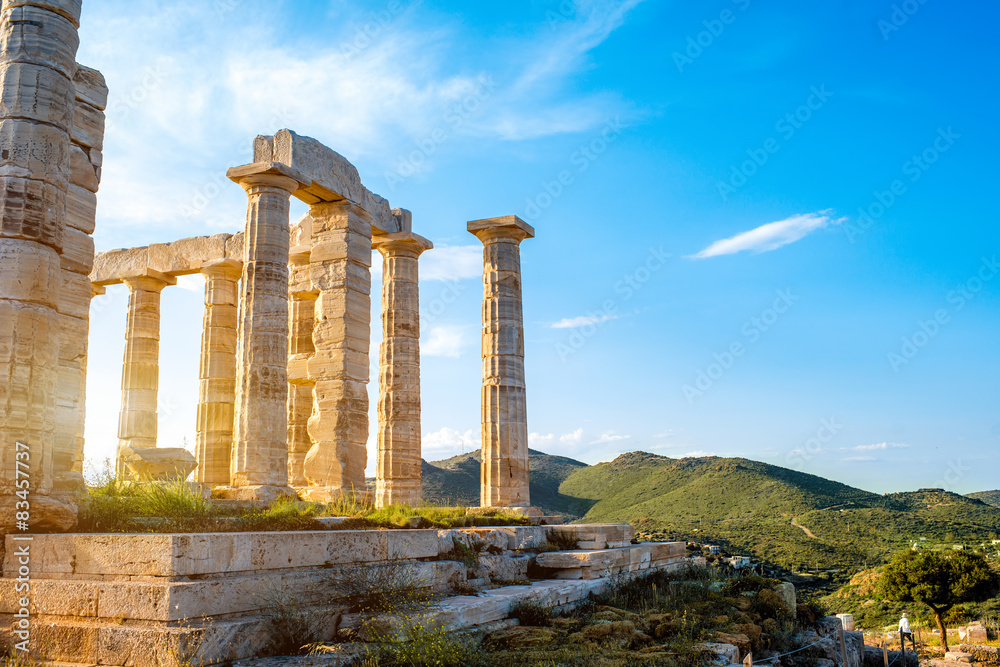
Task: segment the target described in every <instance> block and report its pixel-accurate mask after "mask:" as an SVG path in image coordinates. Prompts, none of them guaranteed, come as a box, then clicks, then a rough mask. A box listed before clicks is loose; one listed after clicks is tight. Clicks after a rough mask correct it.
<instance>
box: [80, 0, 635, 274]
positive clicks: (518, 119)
mask: <svg viewBox="0 0 1000 667" xmlns="http://www.w3.org/2000/svg"><path fill="white" fill-rule="evenodd" d="M639 1H640V0H628V1H626V2H613V1H610V0H602V1H596V2H584V3H580V4H579V5H578V6H577V13H576V15H574V16H569V17H566V20H565V21H560V22H558V23H556V24H554V25H545V24H543V25H540V26H539V29H538V30H537V31H535V33H534V34H532V33H531V32H528V33H525V34H524V36H521V37H518V38H515V43H514V44H510V43H504V44H502V45H501V46H502V48H501V47H498V48H495V49H482V50H481V54H482V55H481V57H480V58H478V59H477V60H476V61H475V62H473V63H470V62H469V61H468V60H467V59H466V58H464V57H457V56H456V54H458V53H465V49H466V47H467V46H468V44H467V43H466V40H467V38H466V35H465V33H463V29H462V24H461V21H460V19H459V18H458V17H455V18H454V19H448V18H447V17H441V16H436V21H435V24H434V25H435V27H432V28H428V22H427V20H426V18H427V17H426V16H424V14H423V12H424V11H425V10H424V8H423V7H421V3H411V4H410V5H409V6H410V9H408V10H406V11H403V12H400V13H398V14H397V15H394V16H393V17H391V20H389V21H388V22H387V23H384V24H380V25H379V26H378V31H377V32H378V34H377V35H375V36H374V37H373V39H372V40H370V42H371V45H370V46H368V47H367V48H361V49H355V50H353V51H351V50H345V49H344V48H343V46H344V45H345V44H347V43H349V42H351V40H354V38H355V37H356V35H357V31H358V29H359V26H363V25H365V24H366V22H370V16H369V13H370V12H368V11H366V10H363V9H362V8H358V7H353V6H351V5H350V4H348V3H342V4H339V5H338V6H337V9H336V12H335V19H336V20H331V21H330V23H329V25H327V24H323V25H324V27H323V29H322V32H321V33H316V36H315V37H312V38H310V36H309V35H303V36H297V37H296V38H295V39H289V38H288V34H289V33H290V32H291V31H290V30H289V28H291V27H292V25H293V24H294V22H295V21H298V20H301V19H302V18H303V17H302V16H301V15H300V14H306V13H308V11H309V10H305V9H300V8H297V7H296V6H295V5H294V3H284V2H277V3H270V4H267V3H265V4H262V5H259V6H255V8H254V11H252V12H248V11H244V10H243V8H236V9H234V10H233V11H216V10H213V9H209V10H208V11H206V8H205V3H204V2H203V1H201V0H173V1H171V2H170V3H158V2H154V1H153V0H127V1H126V0H107V1H106V2H102V3H91V4H89V5H88V6H87V7H86V11H85V12H84V18H83V27H82V29H81V50H80V55H79V59H80V62H82V63H84V64H86V65H88V66H91V67H96V68H98V69H100V70H101V71H102V72H103V73H104V74H105V76H106V78H107V80H108V84H109V87H110V89H111V91H112V96H111V102H110V105H109V109H108V112H107V115H108V130H107V136H106V142H105V150H104V168H103V183H102V188H101V195H100V196H101V199H100V201H101V206H100V210H99V221H98V229H97V234H96V237H95V240H96V242H97V245H98V249H99V250H101V249H107V248H110V247H121V246H125V247H127V246H130V245H144V244H146V243H149V242H160V241H169V240H174V239H176V238H182V237H185V236H194V235H197V234H205V233H218V232H223V231H230V232H231V231H235V230H237V229H239V228H241V227H242V226H243V222H244V212H245V206H246V196H245V194H244V193H243V192H242V190H241V189H240V188H239V187H238V186H236V185H235V184H233V183H231V182H229V181H228V180H227V179H226V177H225V171H226V169H227V168H228V167H231V166H235V165H239V164H245V163H247V162H249V161H250V160H251V142H252V140H253V138H254V137H255V136H256V135H257V134H267V133H273V132H274V131H276V130H278V129H281V128H283V127H289V128H291V129H293V130H295V131H297V132H299V133H301V134H305V135H309V136H313V137H315V138H317V139H319V140H320V141H322V142H323V143H325V144H327V145H328V146H330V147H331V148H333V149H334V150H337V151H338V152H340V153H342V154H343V155H344V156H345V157H347V158H348V159H349V160H351V161H352V162H354V163H355V164H356V165H357V166H358V168H359V170H360V171H361V175H362V180H363V181H365V182H366V184H368V185H369V187H371V185H372V183H371V181H372V180H373V176H377V175H379V174H383V173H386V172H389V171H392V170H393V169H395V168H396V166H397V163H398V162H399V161H400V157H401V156H402V157H405V156H408V155H410V154H411V153H412V151H414V150H415V149H416V148H419V145H420V144H421V141H424V140H427V139H428V138H429V137H432V136H434V135H435V132H436V131H437V130H443V131H444V132H445V133H446V134H447V136H448V139H447V140H446V141H445V142H443V143H442V142H437V143H436V144H435V150H434V151H431V152H428V151H424V154H423V162H426V163H427V164H426V165H424V166H425V167H426V168H432V165H430V163H432V162H433V161H434V159H436V158H438V157H439V156H440V155H442V154H444V153H445V152H447V151H449V150H455V151H467V150H482V145H481V143H479V142H482V141H485V142H489V141H512V140H522V139H528V138H536V137H544V136H549V135H553V134H559V133H566V132H583V131H587V130H590V129H594V128H597V127H600V126H602V125H603V124H604V123H605V122H606V121H607V119H608V118H611V117H614V116H615V115H626V116H627V115H628V114H629V109H628V108H627V107H628V105H627V104H626V103H625V102H623V101H622V100H621V99H620V97H618V96H617V95H616V94H613V93H602V92H600V91H598V92H595V93H591V94H581V93H579V92H577V91H575V90H574V89H573V88H572V87H571V86H568V85H567V84H568V83H570V82H571V81H572V78H573V77H574V76H575V75H576V74H578V73H579V72H580V71H583V70H585V69H586V68H587V67H588V66H589V62H588V61H587V58H586V56H587V54H588V53H589V52H590V51H591V50H593V49H594V48H596V47H597V46H599V45H600V44H601V43H602V42H603V41H604V40H606V39H607V38H608V36H609V35H610V34H611V33H612V32H613V31H614V30H615V29H617V28H618V27H619V26H621V25H622V23H623V22H624V20H625V16H626V14H627V13H628V12H629V11H630V10H631V9H632V8H633V7H634V6H635V5H637V4H638V3H639ZM217 4H218V3H217ZM404 4H405V3H404ZM319 20H320V21H323V20H326V19H325V17H320V18H319ZM319 34H322V39H320V38H319ZM498 39H501V38H498ZM503 39H506V38H503ZM500 53H503V54H505V55H504V56H503V57H501V56H499V55H495V54H500ZM509 54H517V55H516V56H514V57H511V56H510V55H509ZM491 70H492V71H491ZM494 76H495V78H496V81H495V82H493V81H492V79H493V77H494ZM494 84H495V89H493V88H491V86H493V85H494ZM484 87H485V88H487V89H489V90H490V91H491V92H488V93H484V92H483V91H484ZM484 94H488V97H486V98H484V97H483V95H484ZM470 96H471V97H473V98H475V97H477V96H479V98H481V103H479V104H478V107H477V108H476V109H474V110H472V111H470V110H468V109H466V108H465V105H466V102H467V101H468V100H469V99H470ZM487 102H488V103H487ZM456 109H459V111H460V113H458V114H457V115H456V113H455V111H456ZM456 117H457V118H459V120H458V121H454V122H453V119H454V118H456ZM454 137H464V139H465V140H469V141H471V142H472V143H469V141H465V140H454ZM469 146H475V148H471V149H470V148H469ZM411 166H412V165H411ZM373 189H378V188H373ZM383 194H387V195H391V193H383ZM418 233H419V230H418ZM479 251H480V252H481V248H480V249H479ZM457 252H459V253H461V252H463V251H457ZM463 259H464V255H463ZM481 269H482V267H481V265H480V266H479V267H476V270H475V271H474V272H473V269H472V264H470V263H465V262H463V263H462V264H461V265H460V266H459V268H458V269H454V270H453V271H457V272H458V274H459V275H460V276H463V277H464V276H469V277H471V276H472V275H475V274H479V273H480V272H481ZM433 275H434V271H433V270H432V271H431V273H430V274H429V275H428V277H429V278H430V279H438V278H434V277H431V276H433ZM448 275H449V274H448V272H446V271H442V272H440V276H441V278H442V279H443V278H444V277H447V276H448Z"/></svg>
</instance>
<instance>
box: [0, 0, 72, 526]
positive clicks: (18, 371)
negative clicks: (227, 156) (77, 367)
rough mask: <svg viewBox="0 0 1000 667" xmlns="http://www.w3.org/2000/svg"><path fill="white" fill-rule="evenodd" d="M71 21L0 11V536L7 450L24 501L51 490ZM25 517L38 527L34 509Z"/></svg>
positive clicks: (38, 10) (65, 9)
mask: <svg viewBox="0 0 1000 667" xmlns="http://www.w3.org/2000/svg"><path fill="white" fill-rule="evenodd" d="M79 18H80V6H79V3H68V2H64V3H58V4H56V3H52V2H46V1H42V0H36V1H26V2H18V3H13V2H4V3H3V7H2V9H0V174H2V175H0V496H3V497H0V507H2V510H3V511H0V527H4V526H9V524H10V523H12V522H13V517H14V511H13V509H11V511H9V512H8V511H7V510H8V506H7V505H8V501H10V502H11V503H12V502H13V501H14V500H16V498H14V497H12V496H11V495H10V494H12V493H13V491H14V489H15V488H16V487H15V482H16V481H17V477H16V475H15V472H16V461H17V453H18V445H17V443H22V444H23V445H25V446H26V447H28V449H29V451H30V471H31V473H30V474H31V477H30V484H31V492H32V493H35V494H42V493H48V492H49V491H51V490H52V451H53V441H54V430H55V423H56V386H57V380H58V374H59V365H60V343H61V340H62V338H63V335H62V330H61V329H62V322H61V316H60V314H59V307H60V294H61V291H62V289H61V288H62V282H63V276H62V271H61V262H60V254H61V252H62V250H63V245H64V236H65V233H66V220H65V216H66V191H67V189H68V186H69V174H70V145H71V144H70V130H71V128H72V123H73V112H74V88H73V80H72V79H73V75H74V73H75V71H76V67H77V66H76V49H77V46H78V45H79V37H78V35H77V28H78V27H79ZM22 462H23V458H22ZM67 509H69V508H68V507H67ZM72 514H73V515H74V516H75V510H74V511H73V512H72ZM65 516H66V518H67V523H68V526H71V525H72V523H73V521H71V520H68V519H69V518H70V517H69V515H68V514H65ZM31 518H32V521H33V522H34V523H36V524H37V525H42V524H44V523H45V522H46V519H45V518H44V517H43V512H42V511H41V510H40V509H38V507H37V506H34V505H33V510H32V517H31ZM49 523H58V521H54V522H49ZM68 526H64V527H68Z"/></svg>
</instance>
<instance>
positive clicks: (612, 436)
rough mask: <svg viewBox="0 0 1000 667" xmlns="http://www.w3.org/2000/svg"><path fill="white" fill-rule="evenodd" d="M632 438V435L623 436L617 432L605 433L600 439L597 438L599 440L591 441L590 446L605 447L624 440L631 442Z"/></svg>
mask: <svg viewBox="0 0 1000 667" xmlns="http://www.w3.org/2000/svg"><path fill="white" fill-rule="evenodd" d="M631 437H632V436H630V435H621V434H619V433H616V432H615V431H605V432H604V433H602V434H601V435H600V437H599V438H597V440H593V441H591V443H590V444H592V445H603V444H606V443H610V442H620V441H622V440H629V439H630V438H631Z"/></svg>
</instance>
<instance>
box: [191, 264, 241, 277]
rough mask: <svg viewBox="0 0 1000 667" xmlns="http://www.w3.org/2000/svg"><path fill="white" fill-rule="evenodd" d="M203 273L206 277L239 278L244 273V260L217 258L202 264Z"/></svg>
mask: <svg viewBox="0 0 1000 667" xmlns="http://www.w3.org/2000/svg"><path fill="white" fill-rule="evenodd" d="M201 274H202V275H203V276H205V277H206V278H232V279H235V280H239V278H240V277H241V276H242V275H243V262H240V261H238V260H235V259H217V260H213V261H211V262H206V263H204V264H202V266H201Z"/></svg>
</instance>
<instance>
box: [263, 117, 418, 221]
mask: <svg viewBox="0 0 1000 667" xmlns="http://www.w3.org/2000/svg"><path fill="white" fill-rule="evenodd" d="M272 160H273V161H275V162H280V163H283V164H286V165H288V166H290V167H292V168H293V169H296V170H298V171H300V172H302V173H303V174H305V175H307V177H308V178H309V182H308V183H307V187H305V188H303V189H302V190H300V191H299V192H296V193H295V196H296V197H298V198H299V199H301V200H302V201H304V202H306V203H307V204H316V203H320V202H337V201H342V200H347V201H349V202H351V203H353V204H355V205H357V206H358V207H359V208H360V209H362V210H363V211H365V212H366V213H367V215H368V216H370V217H371V224H372V226H373V227H374V228H375V229H376V230H378V231H379V232H381V233H391V232H398V231H401V230H400V228H399V223H398V221H397V219H396V218H395V216H393V214H392V210H391V209H390V208H389V202H387V201H386V200H385V199H383V198H382V197H379V196H378V195H376V194H374V193H372V192H371V191H370V190H368V188H366V187H365V186H364V185H363V184H362V183H361V176H360V175H359V174H358V170H357V169H356V168H355V167H354V165H352V164H351V163H350V162H348V161H347V159H345V158H344V157H343V156H342V155H340V154H339V153H337V152H336V151H334V150H332V149H330V148H328V147H326V146H324V145H323V144H322V143H320V142H319V141H317V140H315V139H313V138H311V137H306V136H302V135H298V134H296V133H295V132H292V131H291V130H287V129H284V130H279V131H278V132H277V133H276V134H275V135H274V136H267V137H264V136H261V137H257V139H256V140H255V141H254V161H255V162H267V161H272Z"/></svg>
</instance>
